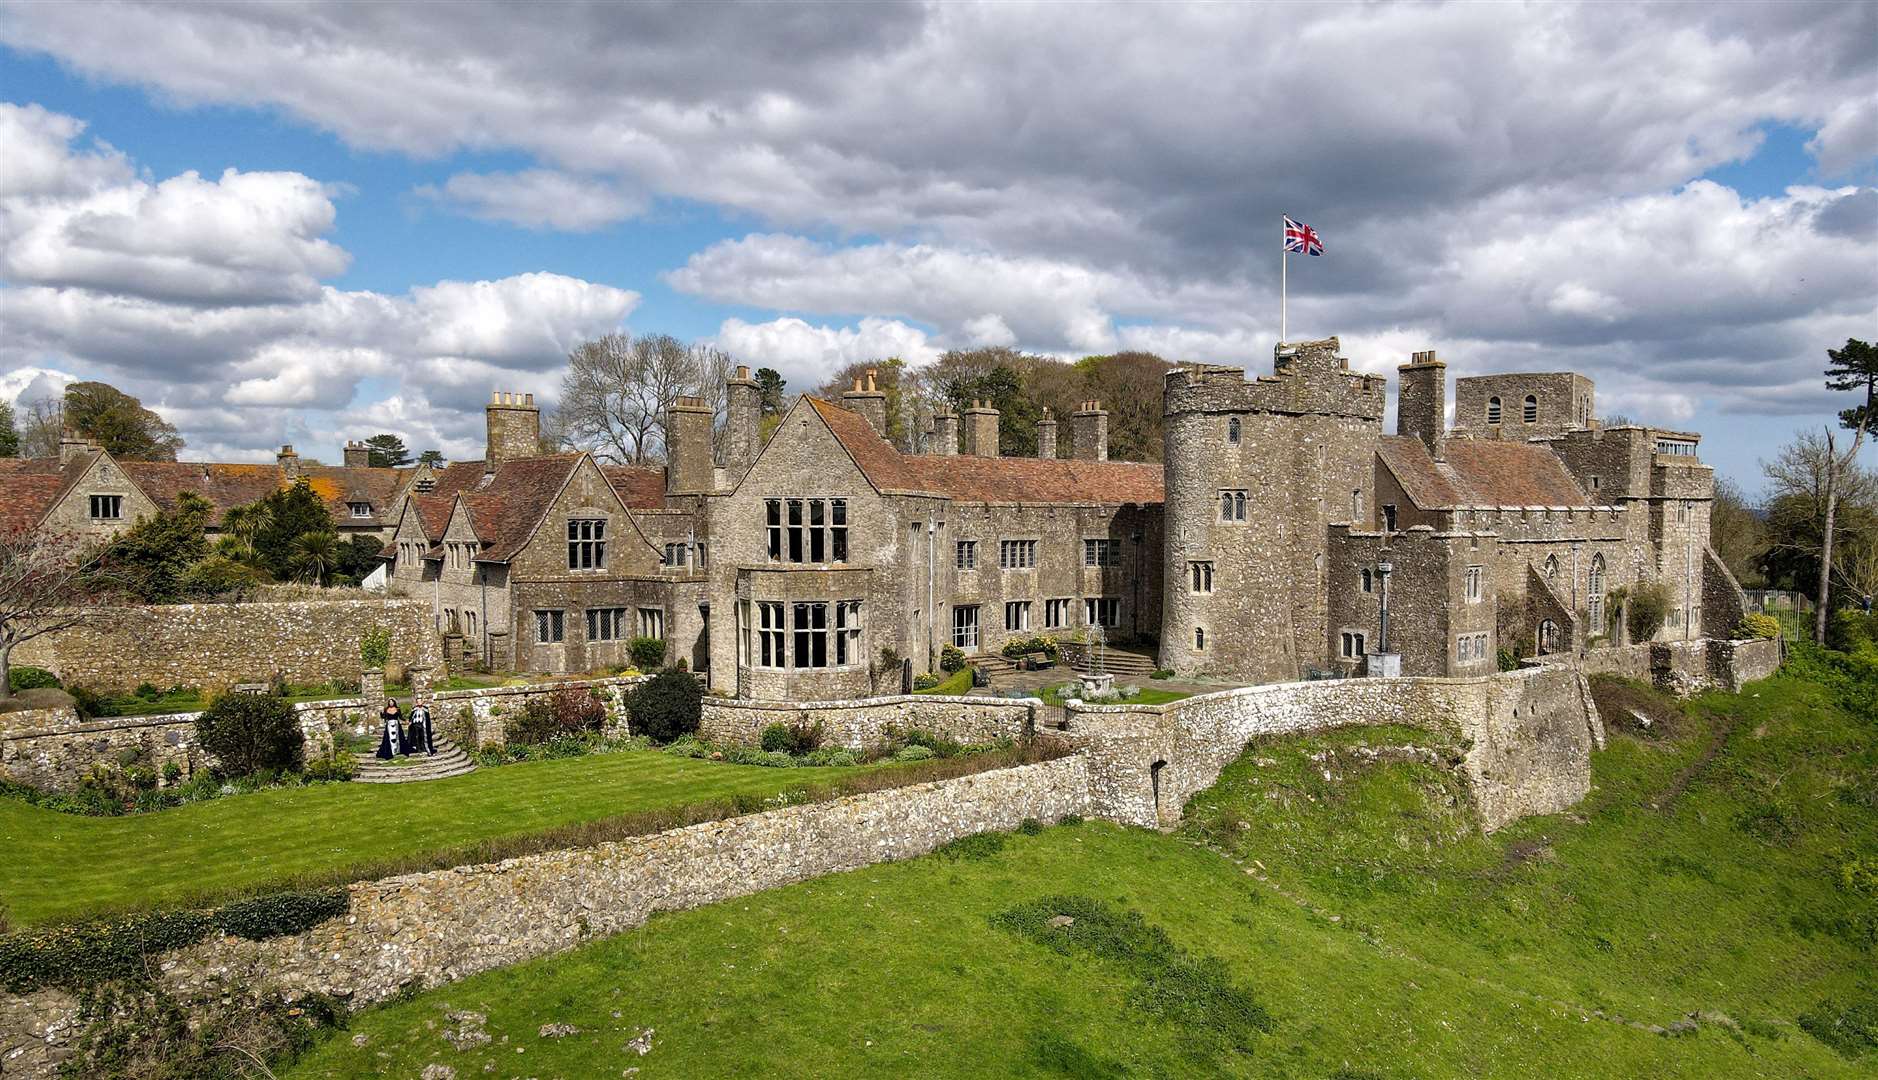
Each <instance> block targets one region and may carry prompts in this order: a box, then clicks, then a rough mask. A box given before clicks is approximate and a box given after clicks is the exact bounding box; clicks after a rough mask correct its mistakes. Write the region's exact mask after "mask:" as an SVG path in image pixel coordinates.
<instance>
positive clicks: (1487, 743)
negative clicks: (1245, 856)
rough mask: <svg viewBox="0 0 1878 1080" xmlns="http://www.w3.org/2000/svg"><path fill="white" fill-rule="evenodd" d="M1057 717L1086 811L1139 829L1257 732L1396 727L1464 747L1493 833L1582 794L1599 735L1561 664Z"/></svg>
mask: <svg viewBox="0 0 1878 1080" xmlns="http://www.w3.org/2000/svg"><path fill="white" fill-rule="evenodd" d="M1065 718H1066V719H1065V724H1066V726H1065V728H1064V730H1063V732H1062V734H1063V735H1064V736H1065V737H1066V738H1068V739H1069V740H1070V742H1071V744H1072V745H1073V746H1075V747H1076V748H1077V749H1078V750H1080V751H1082V752H1083V753H1084V754H1086V755H1087V756H1088V758H1089V770H1090V777H1091V785H1092V791H1091V796H1090V798H1091V803H1092V805H1093V807H1094V812H1095V813H1096V814H1099V815H1101V816H1103V817H1108V818H1113V819H1115V820H1118V821H1122V822H1126V823H1129V824H1134V825H1142V826H1147V827H1155V826H1169V825H1173V824H1175V823H1177V822H1178V821H1179V820H1180V813H1181V809H1182V808H1183V807H1184V805H1185V804H1186V801H1187V800H1188V799H1189V798H1191V797H1192V796H1193V795H1194V794H1196V793H1197V792H1199V791H1201V790H1203V789H1205V788H1206V787H1208V786H1210V785H1211V784H1212V783H1213V782H1214V781H1215V780H1217V779H1218V778H1219V774H1220V771H1221V770H1222V769H1224V768H1225V767H1226V765H1227V764H1228V763H1230V762H1231V761H1233V760H1234V759H1235V758H1237V757H1238V756H1239V755H1240V754H1241V753H1243V752H1244V750H1245V747H1246V744H1247V743H1248V742H1249V741H1251V740H1252V739H1253V738H1256V737H1258V736H1261V735H1279V734H1287V733H1297V732H1306V731H1321V730H1327V729H1330V728H1336V727H1343V726H1347V725H1352V724H1405V725H1408V726H1411V727H1419V728H1424V729H1427V730H1430V731H1435V732H1439V733H1442V734H1444V735H1446V736H1448V737H1450V738H1451V739H1453V740H1454V741H1455V742H1456V743H1457V744H1458V745H1462V746H1465V747H1467V750H1466V756H1465V760H1464V762H1463V767H1464V769H1465V771H1466V773H1467V775H1468V778H1469V781H1470V783H1471V784H1472V787H1473V790H1474V794H1475V797H1476V799H1477V801H1478V805H1479V811H1480V816H1481V821H1482V824H1483V826H1484V827H1486V828H1487V829H1489V830H1492V829H1496V828H1499V827H1500V826H1501V825H1504V824H1506V823H1508V822H1510V821H1514V820H1517V819H1518V818H1520V817H1523V816H1526V815H1528V814H1544V813H1556V812H1558V811H1560V810H1564V809H1565V808H1567V807H1569V806H1571V805H1573V804H1575V803H1576V802H1577V801H1578V800H1579V799H1581V798H1583V797H1584V795H1585V793H1586V792H1588V791H1589V790H1590V785H1591V749H1592V747H1593V745H1601V744H1602V742H1603V737H1604V735H1603V727H1602V725H1601V724H1600V723H1599V721H1598V717H1597V709H1596V707H1595V706H1594V705H1593V704H1592V703H1591V696H1590V692H1589V688H1588V687H1587V686H1586V684H1585V680H1584V677H1583V676H1582V675H1581V674H1579V673H1578V672H1576V671H1574V670H1571V669H1569V668H1539V669H1533V670H1529V671H1520V672H1511V673H1508V674H1504V675H1487V676H1479V677H1475V678H1464V679H1449V678H1409V679H1333V680H1325V681H1319V682H1302V683H1279V684H1273V685H1267V686H1249V687H1244V688H1242V689H1238V690H1226V691H1222V692H1220V693H1217V694H1204V695H1201V696H1198V697H1192V698H1186V699H1183V700H1181V701H1175V702H1170V703H1168V704H1166V705H1089V704H1084V703H1082V702H1071V703H1070V704H1069V706H1068V707H1067V709H1066V710H1065Z"/></svg>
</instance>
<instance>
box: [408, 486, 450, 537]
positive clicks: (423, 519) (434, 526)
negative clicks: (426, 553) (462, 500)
mask: <svg viewBox="0 0 1878 1080" xmlns="http://www.w3.org/2000/svg"><path fill="white" fill-rule="evenodd" d="M454 505H456V496H454V495H413V496H411V508H412V509H413V510H416V511H417V523H418V525H419V526H420V527H421V528H422V529H423V530H424V539H426V540H435V539H437V538H438V537H439V536H442V535H443V530H444V529H445V528H446V527H447V526H448V525H449V524H450V508H451V507H452V506H454Z"/></svg>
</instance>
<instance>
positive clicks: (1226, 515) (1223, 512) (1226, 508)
mask: <svg viewBox="0 0 1878 1080" xmlns="http://www.w3.org/2000/svg"><path fill="white" fill-rule="evenodd" d="M1219 519H1220V520H1221V521H1231V520H1232V492H1230V491H1222V492H1220V493H1219Z"/></svg>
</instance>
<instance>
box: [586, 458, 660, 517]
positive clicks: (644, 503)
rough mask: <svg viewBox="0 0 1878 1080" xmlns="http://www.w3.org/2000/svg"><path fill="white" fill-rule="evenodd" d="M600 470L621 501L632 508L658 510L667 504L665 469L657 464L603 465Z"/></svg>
mask: <svg viewBox="0 0 1878 1080" xmlns="http://www.w3.org/2000/svg"><path fill="white" fill-rule="evenodd" d="M600 471H601V472H602V473H603V474H605V476H606V482H607V483H609V484H611V485H612V486H613V493H614V494H615V495H618V496H619V501H620V502H623V503H625V504H626V505H627V506H629V507H631V508H632V509H634V510H657V509H659V508H661V507H663V506H664V505H665V470H664V469H662V468H660V467H658V466H657V465H603V466H601V468H600Z"/></svg>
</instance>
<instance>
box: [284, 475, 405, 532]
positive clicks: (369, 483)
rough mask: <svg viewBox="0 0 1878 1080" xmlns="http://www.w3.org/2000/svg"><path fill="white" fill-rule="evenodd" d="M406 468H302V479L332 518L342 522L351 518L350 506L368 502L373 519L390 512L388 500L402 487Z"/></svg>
mask: <svg viewBox="0 0 1878 1080" xmlns="http://www.w3.org/2000/svg"><path fill="white" fill-rule="evenodd" d="M409 472H410V470H409V469H391V468H372V467H369V466H366V467H359V466H353V467H347V466H344V465H312V466H303V467H302V468H301V470H300V475H301V476H303V477H305V478H306V481H307V483H308V484H310V485H311V486H312V488H313V490H314V491H315V492H317V493H319V496H320V498H322V499H324V500H326V506H327V509H329V510H331V511H332V512H333V517H335V518H337V519H338V520H340V521H342V522H343V521H345V520H347V519H348V518H350V517H351V504H352V503H355V502H362V503H370V504H371V506H372V514H373V515H374V516H378V515H383V514H384V513H386V512H387V511H389V510H390V509H391V500H392V499H393V498H394V497H395V496H396V495H397V494H398V490H399V489H400V488H401V487H402V486H403V485H404V479H405V475H406V474H408V473H409Z"/></svg>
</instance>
